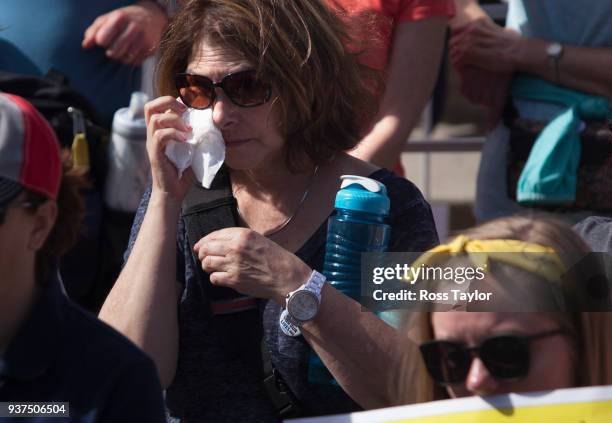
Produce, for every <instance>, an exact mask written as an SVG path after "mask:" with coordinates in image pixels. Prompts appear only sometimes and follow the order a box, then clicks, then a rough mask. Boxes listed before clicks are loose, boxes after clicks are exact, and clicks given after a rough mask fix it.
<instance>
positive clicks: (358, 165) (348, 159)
mask: <svg viewBox="0 0 612 423" xmlns="http://www.w3.org/2000/svg"><path fill="white" fill-rule="evenodd" d="M330 166H331V167H333V169H334V171H335V172H334V173H336V174H337V175H338V176H339V175H358V176H369V175H371V174H372V173H374V172H375V171H377V170H378V169H380V167H378V166H375V165H373V164H371V163H368V162H365V161H363V160H361V159H358V158H356V157H353V156H349V155H348V154H346V153H342V154H339V155H338V156H337V157H336V158H335V159H334V160H333V161H332V162H331V163H330Z"/></svg>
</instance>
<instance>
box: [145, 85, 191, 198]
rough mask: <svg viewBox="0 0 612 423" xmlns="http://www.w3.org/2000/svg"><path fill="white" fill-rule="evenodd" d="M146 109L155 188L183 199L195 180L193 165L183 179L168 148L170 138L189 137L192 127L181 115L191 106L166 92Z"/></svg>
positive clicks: (182, 140)
mask: <svg viewBox="0 0 612 423" xmlns="http://www.w3.org/2000/svg"><path fill="white" fill-rule="evenodd" d="M144 110H145V121H146V124H147V154H148V155H149V162H150V163H151V177H152V181H151V183H152V185H153V192H154V193H162V194H164V195H167V196H169V197H170V198H172V199H173V200H175V201H177V202H182V201H183V198H184V197H185V194H186V193H187V190H188V188H189V185H190V184H191V182H192V180H193V172H192V171H191V168H189V169H187V170H186V171H185V172H184V173H183V176H182V178H180V179H179V176H178V170H177V169H176V167H175V166H174V164H173V163H172V162H171V161H170V160H169V159H168V157H166V154H165V153H164V151H165V149H166V145H167V144H168V143H169V142H170V141H179V142H184V141H186V140H187V138H188V137H189V133H190V132H191V127H190V126H189V125H188V124H187V123H186V122H185V121H184V120H183V119H182V118H181V114H182V113H183V112H185V110H187V107H186V106H185V105H184V104H183V103H181V102H179V101H177V100H176V99H174V98H173V97H170V96H165V97H159V98H156V99H155V100H152V101H150V102H148V103H147V104H146V105H145V108H144Z"/></svg>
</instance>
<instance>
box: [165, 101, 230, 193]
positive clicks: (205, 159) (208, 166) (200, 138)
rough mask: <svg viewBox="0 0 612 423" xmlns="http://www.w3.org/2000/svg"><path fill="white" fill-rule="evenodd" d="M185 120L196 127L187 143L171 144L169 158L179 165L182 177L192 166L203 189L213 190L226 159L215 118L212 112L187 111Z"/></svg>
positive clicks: (167, 154) (174, 142) (167, 147)
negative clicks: (214, 182)
mask: <svg viewBox="0 0 612 423" xmlns="http://www.w3.org/2000/svg"><path fill="white" fill-rule="evenodd" d="M182 117H183V120H184V121H185V122H187V123H188V124H189V125H191V127H192V128H193V131H192V133H191V137H190V138H189V139H187V141H186V142H179V141H171V142H170V143H169V144H168V145H167V146H166V151H165V153H166V156H167V157H168V158H169V159H170V161H171V162H172V163H174V165H175V166H176V168H177V169H178V172H179V178H180V177H182V176H183V172H184V171H185V169H187V168H188V167H189V166H191V168H192V169H193V173H194V174H195V176H196V178H197V179H198V181H200V183H201V184H202V186H203V187H204V188H210V184H211V183H212V181H213V179H214V178H215V175H216V174H217V172H218V171H219V169H220V168H221V165H222V164H223V161H224V160H225V143H224V142H223V136H222V135H221V131H219V129H217V127H216V126H215V124H214V123H213V119H212V109H211V108H208V109H204V110H197V109H188V110H187V111H186V112H185V113H183V116H182Z"/></svg>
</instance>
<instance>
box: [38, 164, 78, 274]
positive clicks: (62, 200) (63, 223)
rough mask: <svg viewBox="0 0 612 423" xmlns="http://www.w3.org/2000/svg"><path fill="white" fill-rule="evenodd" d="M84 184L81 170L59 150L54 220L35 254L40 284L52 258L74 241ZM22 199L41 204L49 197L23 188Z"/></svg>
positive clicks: (64, 250)
mask: <svg viewBox="0 0 612 423" xmlns="http://www.w3.org/2000/svg"><path fill="white" fill-rule="evenodd" d="M86 185H87V182H86V180H85V178H84V176H83V174H82V172H81V171H79V170H77V169H74V168H73V166H72V162H71V160H70V155H69V154H68V153H67V152H63V157H62V181H61V184H60V189H59V192H58V195H57V200H56V202H57V219H56V221H55V225H54V226H53V228H52V229H51V232H50V233H49V236H48V237H47V239H46V240H45V243H44V244H43V246H42V248H41V249H40V250H39V251H37V253H36V259H35V260H36V261H35V263H36V264H35V266H36V272H35V274H36V281H37V282H38V283H44V282H45V281H46V280H47V278H48V277H49V272H51V271H52V269H53V267H54V266H53V261H54V260H56V259H57V258H58V257H61V256H62V255H63V254H65V253H66V252H67V251H68V250H69V249H70V248H71V247H72V246H73V245H74V244H75V243H76V241H77V239H78V237H79V234H80V232H81V230H82V223H83V217H84V215H85V206H84V203H83V198H82V196H81V194H80V190H81V189H82V188H84V187H85V186H86ZM26 199H27V200H28V201H32V202H33V203H35V204H42V203H43V202H44V201H48V200H49V199H48V198H46V197H45V196H43V195H41V194H39V193H37V192H33V191H30V190H27V191H26Z"/></svg>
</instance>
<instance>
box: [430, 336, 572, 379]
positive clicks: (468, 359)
mask: <svg viewBox="0 0 612 423" xmlns="http://www.w3.org/2000/svg"><path fill="white" fill-rule="evenodd" d="M556 335H570V336H571V334H570V333H569V331H567V330H565V329H563V328H558V329H553V330H548V331H544V332H539V333H535V334H532V335H516V334H507V335H504V334H501V335H495V336H492V337H489V338H487V339H484V340H483V341H481V342H480V343H479V344H478V345H475V346H472V347H468V346H467V345H466V344H465V343H464V342H458V341H444V340H433V341H427V342H424V343H422V344H421V345H420V346H419V350H420V351H421V357H422V359H423V361H424V362H425V366H426V367H427V371H428V373H429V375H430V376H431V378H432V379H433V380H434V382H436V383H437V384H439V385H442V386H449V385H455V384H458V383H463V382H465V379H466V378H467V375H468V373H469V371H470V367H471V365H472V361H473V360H474V358H475V357H478V358H480V359H481V360H482V362H483V363H484V365H485V367H486V368H487V370H488V371H489V373H490V374H491V376H493V377H494V378H496V379H498V380H506V381H512V380H519V379H521V378H524V377H526V376H527V375H528V374H529V368H530V363H531V351H530V343H531V342H532V341H535V340H537V339H542V338H547V337H550V336H556ZM503 338H505V339H507V340H511V341H512V342H514V349H515V350H517V351H518V349H520V353H521V354H520V356H518V355H517V356H515V358H516V360H517V361H519V360H523V362H522V363H521V362H518V363H512V364H513V365H516V366H515V367H516V368H517V369H518V370H517V371H516V372H515V374H513V375H512V376H510V377H508V376H504V375H500V371H498V370H497V367H495V365H494V364H493V363H492V360H493V358H492V357H487V355H488V354H486V353H485V354H483V353H482V351H483V347H485V348H486V345H487V344H488V345H491V344H490V342H491V341H493V342H495V341H499V340H500V339H503ZM445 344H446V345H451V346H453V347H454V349H455V352H457V351H459V352H460V353H461V354H462V356H461V363H460V364H461V365H462V367H461V368H458V369H457V370H456V371H455V374H456V375H457V377H455V378H454V379H452V380H447V379H444V378H443V376H442V375H444V373H446V374H447V375H448V372H445V371H444V370H443V369H444V366H445V365H444V363H442V362H441V360H438V362H434V361H431V360H433V359H434V358H433V357H432V358H431V359H429V357H430V356H431V355H433V354H436V353H434V351H433V349H434V348H437V349H438V351H439V350H440V347H441V346H442V345H445ZM436 355H439V354H436ZM438 373H439V375H438ZM439 376H440V377H439Z"/></svg>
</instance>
